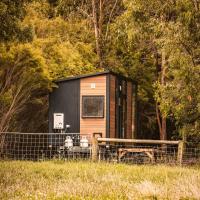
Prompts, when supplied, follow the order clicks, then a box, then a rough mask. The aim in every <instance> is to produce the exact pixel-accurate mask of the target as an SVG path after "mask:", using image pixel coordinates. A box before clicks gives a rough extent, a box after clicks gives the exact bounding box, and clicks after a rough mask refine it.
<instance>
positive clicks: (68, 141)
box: [65, 136, 73, 148]
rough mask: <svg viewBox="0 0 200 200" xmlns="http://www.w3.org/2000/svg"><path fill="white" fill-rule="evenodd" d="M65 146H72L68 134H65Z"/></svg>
mask: <svg viewBox="0 0 200 200" xmlns="http://www.w3.org/2000/svg"><path fill="white" fill-rule="evenodd" d="M65 147H66V148H70V147H73V140H72V138H71V137H70V136H67V137H66V139H65Z"/></svg>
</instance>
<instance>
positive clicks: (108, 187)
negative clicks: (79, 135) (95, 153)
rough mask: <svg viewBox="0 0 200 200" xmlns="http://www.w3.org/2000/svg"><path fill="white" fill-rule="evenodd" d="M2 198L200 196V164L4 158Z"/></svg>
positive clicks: (1, 164) (0, 177)
mask: <svg viewBox="0 0 200 200" xmlns="http://www.w3.org/2000/svg"><path fill="white" fill-rule="evenodd" d="M0 199H9V200H10V199H20V200H21V199H59V200H61V199H77V200H79V199H88V200H90V199H91V200H93V199H95V200H96V199H131V200H132V199H144V200H146V199H152V200H153V199H154V200H156V199H173V200H176V199H182V200H186V199H200V168H198V167H197V168H180V167H167V166H143V165H140V166H136V165H125V164H109V163H92V162H59V161H49V162H25V161H23V162H22V161H2V162H0Z"/></svg>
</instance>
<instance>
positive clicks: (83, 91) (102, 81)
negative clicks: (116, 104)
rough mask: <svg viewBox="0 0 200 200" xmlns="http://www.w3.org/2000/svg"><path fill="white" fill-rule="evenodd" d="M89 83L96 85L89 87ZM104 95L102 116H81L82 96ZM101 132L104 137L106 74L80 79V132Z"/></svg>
mask: <svg viewBox="0 0 200 200" xmlns="http://www.w3.org/2000/svg"><path fill="white" fill-rule="evenodd" d="M91 83H95V85H96V87H95V88H91ZM84 95H104V118H82V96H84ZM92 133H102V136H103V137H106V75H101V76H94V77H88V78H83V79H81V80H80V134H92Z"/></svg>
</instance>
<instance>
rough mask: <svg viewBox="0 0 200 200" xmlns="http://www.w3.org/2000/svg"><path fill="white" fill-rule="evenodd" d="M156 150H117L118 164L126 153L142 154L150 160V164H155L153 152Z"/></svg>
mask: <svg viewBox="0 0 200 200" xmlns="http://www.w3.org/2000/svg"><path fill="white" fill-rule="evenodd" d="M157 151H158V150H157V149H155V148H141V147H140V148H135V147H133V148H119V149H118V161H119V162H120V161H121V159H122V158H123V157H125V156H126V154H128V153H144V154H146V155H147V157H149V158H150V160H151V162H152V163H154V162H155V152H157Z"/></svg>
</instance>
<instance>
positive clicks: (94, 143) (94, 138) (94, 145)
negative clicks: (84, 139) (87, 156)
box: [92, 133, 102, 161]
mask: <svg viewBox="0 0 200 200" xmlns="http://www.w3.org/2000/svg"><path fill="white" fill-rule="evenodd" d="M101 135H102V134H101V133H93V135H92V161H97V160H98V149H99V147H98V141H97V138H98V137H101Z"/></svg>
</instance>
